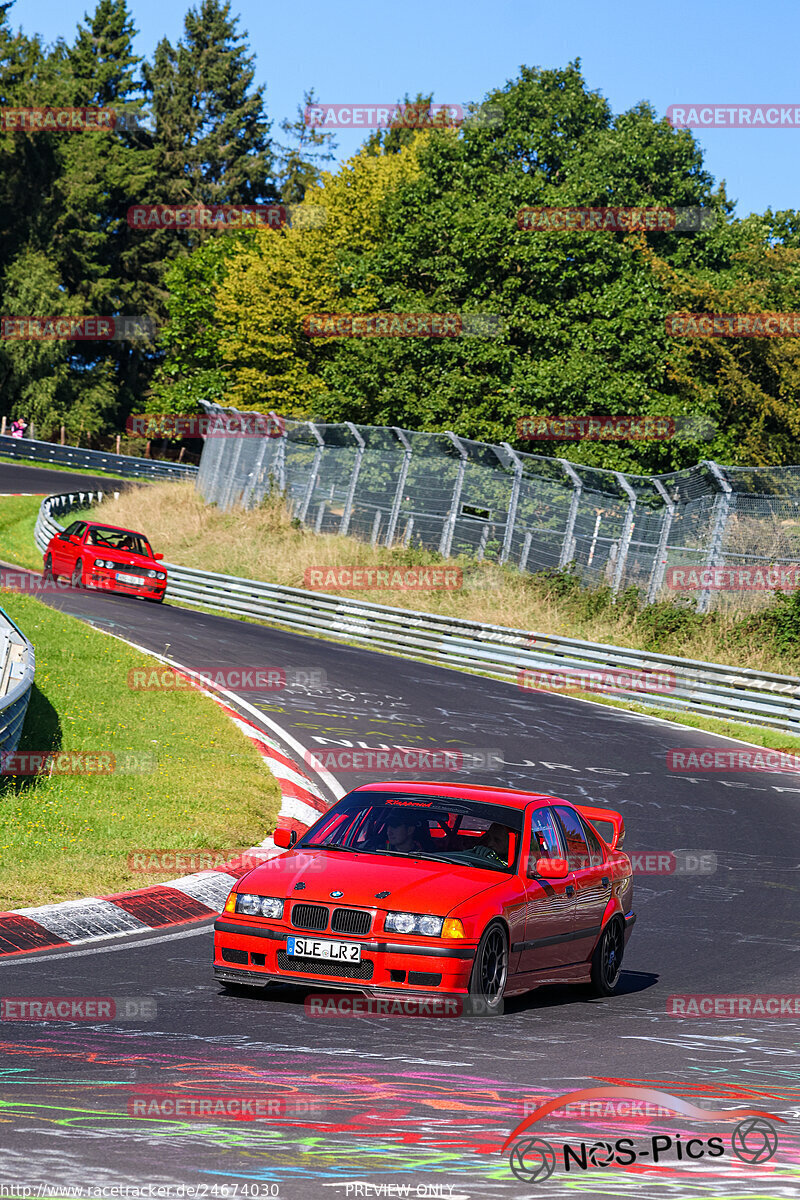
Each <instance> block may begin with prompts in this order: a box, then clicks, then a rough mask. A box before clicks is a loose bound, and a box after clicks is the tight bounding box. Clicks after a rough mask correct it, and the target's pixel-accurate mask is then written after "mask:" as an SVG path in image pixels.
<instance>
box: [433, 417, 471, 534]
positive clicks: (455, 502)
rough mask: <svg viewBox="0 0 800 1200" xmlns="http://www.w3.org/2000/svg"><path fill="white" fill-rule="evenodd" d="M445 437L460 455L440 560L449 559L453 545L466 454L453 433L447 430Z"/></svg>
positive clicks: (444, 527)
mask: <svg viewBox="0 0 800 1200" xmlns="http://www.w3.org/2000/svg"><path fill="white" fill-rule="evenodd" d="M445 437H449V438H450V441H451V442H452V443H453V445H454V446H455V448H456V450H457V451H458V453H459V454H460V455H461V461H460V462H459V464H458V471H457V472H456V482H455V484H454V486H453V499H452V501H451V502H450V512H449V513H448V514H447V517H446V518H445V522H444V526H443V528H442V537H441V540H440V542H439V553H440V554H441V556H442V558H449V557H450V550H451V548H452V545H453V534H454V533H455V529H456V521H457V519H458V510H459V507H460V505H461V492H462V490H463V487H464V475H465V474H466V470H467V452H466V450H465V449H464V447H463V446H462V444H461V439H460V438H458V437H456V435H455V434H454V433H451V432H450V430H449V429H446V430H445Z"/></svg>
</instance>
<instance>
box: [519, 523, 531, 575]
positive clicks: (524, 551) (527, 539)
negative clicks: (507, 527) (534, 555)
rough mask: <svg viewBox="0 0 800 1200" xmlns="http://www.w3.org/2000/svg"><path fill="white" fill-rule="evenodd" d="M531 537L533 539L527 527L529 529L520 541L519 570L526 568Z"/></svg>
mask: <svg viewBox="0 0 800 1200" xmlns="http://www.w3.org/2000/svg"><path fill="white" fill-rule="evenodd" d="M532 539H533V534H532V533H531V531H530V529H529V530H528V531H527V533H526V534H525V537H524V539H523V542H522V554H521V555H520V557H519V569H520V571H524V570H525V569H526V568H527V566H528V555H529V554H530V552H531V541H532Z"/></svg>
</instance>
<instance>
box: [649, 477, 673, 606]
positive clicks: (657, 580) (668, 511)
mask: <svg viewBox="0 0 800 1200" xmlns="http://www.w3.org/2000/svg"><path fill="white" fill-rule="evenodd" d="M653 487H654V488H655V489H656V491H657V492H658V494H659V495H660V496H661V499H662V500H663V501H664V516H663V517H662V519H661V533H660V534H659V537H658V548H657V550H656V556H655V558H654V559H653V569H652V571H651V572H650V585H649V587H648V589H647V603H648V604H652V603H653V601H654V600H655V598H656V596H657V595H658V593H659V591H660V589H661V584H662V583H663V581H664V571H665V570H666V567H667V547H668V546H669V535H670V533H671V532H672V522H673V520H674V519H675V513H676V512H677V506H676V505H675V503H674V502H673V501H672V500H670V498H669V492H668V491H667V489H666V488H665V487H664V485H663V483H662V482H661V480H660V479H653Z"/></svg>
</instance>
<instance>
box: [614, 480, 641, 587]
mask: <svg viewBox="0 0 800 1200" xmlns="http://www.w3.org/2000/svg"><path fill="white" fill-rule="evenodd" d="M614 476H615V478H616V480H617V483H618V484H619V486H620V487H621V488H622V490H623V492H625V494H626V495H627V497H628V510H627V512H626V513H625V522H624V524H623V526H622V537H621V538H620V540H619V550H618V551H617V561H616V565H615V567H614V581H613V583H612V584H611V595H612V596H613V598H614V600H616V598H617V594H618V593H619V587H620V584H621V583H622V576H623V573H624V571H625V563H626V562H627V559H628V550H629V549H630V545H631V538H632V537H633V515H634V513H635V512H636V492H635V491H634V490H633V488H632V487H631V485H630V484H629V483H628V481H627V479H626V478H625V476H624V475H623V474H622V472H621V471H615V472H614Z"/></svg>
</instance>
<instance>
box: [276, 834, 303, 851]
mask: <svg viewBox="0 0 800 1200" xmlns="http://www.w3.org/2000/svg"><path fill="white" fill-rule="evenodd" d="M272 840H273V842H274V843H275V845H276V846H280V848H281V850H290V849H291V848H292V846H293V845H294V844H295V842H296V841H297V830H296V829H276V830H275V832H274V833H273V835H272Z"/></svg>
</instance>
